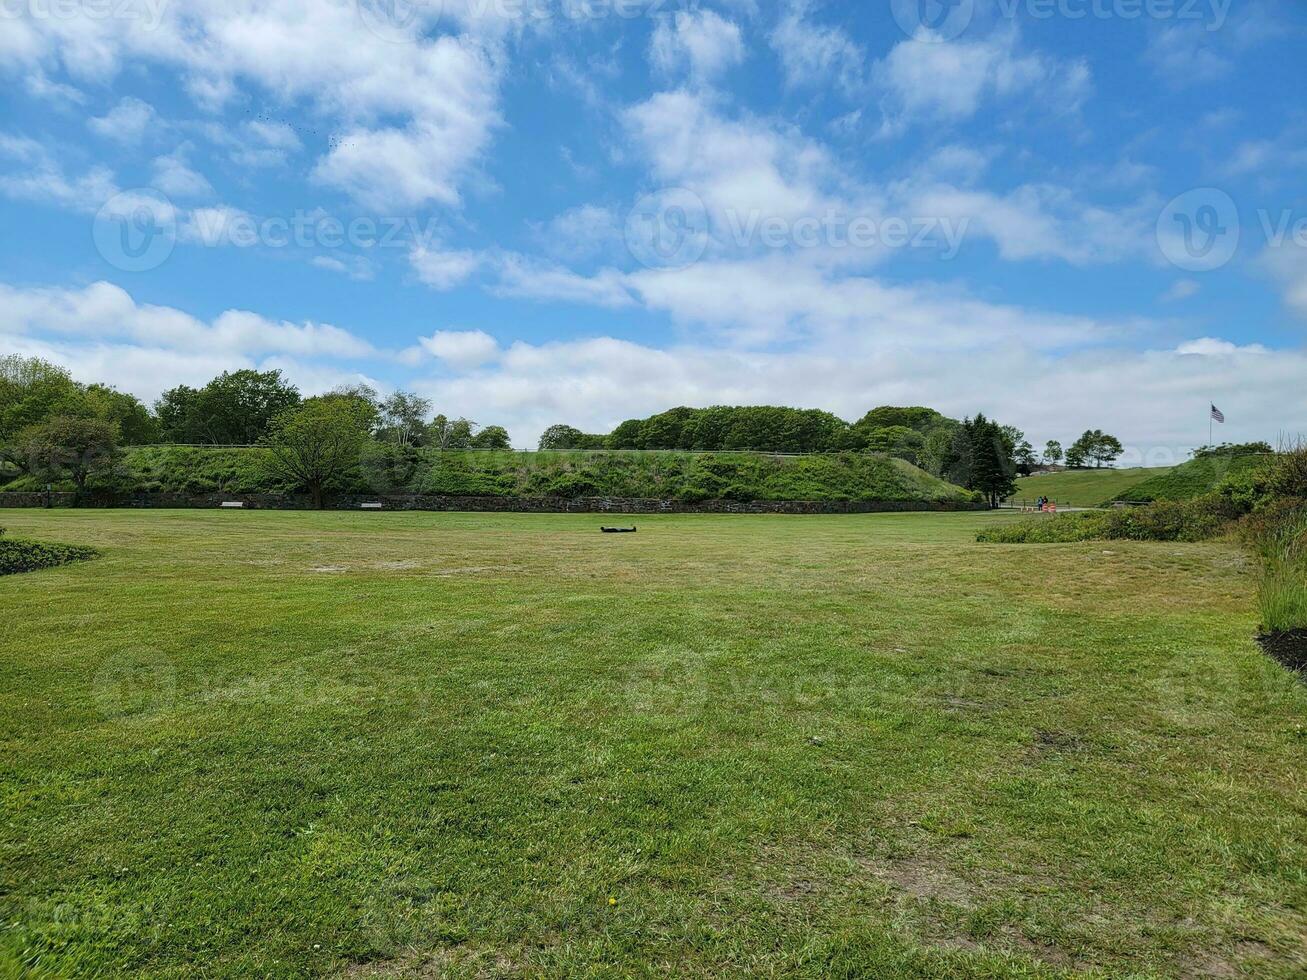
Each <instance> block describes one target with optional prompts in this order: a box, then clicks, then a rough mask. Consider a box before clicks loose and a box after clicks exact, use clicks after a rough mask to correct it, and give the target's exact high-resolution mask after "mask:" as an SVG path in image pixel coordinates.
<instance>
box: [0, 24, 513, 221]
mask: <svg viewBox="0 0 1307 980" xmlns="http://www.w3.org/2000/svg"><path fill="white" fill-rule="evenodd" d="M156 6H157V9H156ZM156 6H152V7H151V12H152V15H153V16H154V18H155V20H156V22H155V23H153V24H151V25H150V28H149V29H145V28H144V27H143V25H141V24H139V23H137V22H136V21H135V20H134V19H133V18H126V17H95V16H90V15H87V14H86V13H85V12H80V13H79V14H78V15H75V16H68V17H40V16H36V15H35V14H34V13H33V12H32V11H30V10H26V9H24V10H22V11H20V12H19V16H18V17H16V18H6V20H5V32H4V40H3V42H0V55H3V57H0V64H4V65H6V66H8V67H9V68H10V69H11V70H12V71H14V72H23V71H41V72H45V73H49V72H55V71H60V70H62V71H63V72H66V73H67V74H68V75H69V76H70V77H71V78H73V79H75V80H79V81H86V82H88V83H94V84H105V83H108V82H111V81H112V80H113V78H114V77H115V76H116V75H117V74H118V73H119V71H120V70H121V68H122V66H123V65H124V64H125V63H127V62H129V61H131V62H133V63H146V64H156V65H161V66H163V67H165V68H168V69H171V70H173V71H175V72H177V74H178V76H179V78H180V79H181V81H182V82H183V84H184V86H185V88H186V90H187V91H188V92H189V93H190V95H191V97H192V98H193V99H195V100H196V102H198V103H199V104H200V105H201V106H202V107H204V108H208V109H217V108H220V107H221V106H223V105H224V104H226V103H227V102H228V101H230V100H231V99H232V98H233V97H234V96H236V95H237V94H238V93H240V92H241V91H242V87H243V86H252V87H254V88H256V89H257V90H258V91H259V92H260V93H261V94H263V95H265V96H270V97H272V98H273V99H275V100H277V101H280V102H284V103H292V102H295V101H301V100H302V101H303V102H306V103H308V104H309V105H311V106H312V107H314V108H315V109H316V111H317V112H318V113H319V114H320V115H321V117H322V118H323V119H324V120H325V125H326V126H327V127H328V128H329V129H331V130H334V131H335V135H336V138H335V139H334V140H333V142H332V144H331V148H330V149H329V150H328V151H327V153H326V154H325V155H324V156H323V157H322V158H321V159H319V161H318V163H317V165H316V167H315V169H314V174H315V175H316V177H317V179H318V180H319V181H321V182H322V183H323V184H325V185H328V186H331V187H334V188H337V189H340V190H342V191H345V192H346V193H349V194H352V195H353V196H355V197H356V198H357V199H358V200H359V201H360V202H362V203H364V204H365V205H367V206H369V207H374V208H398V207H416V206H420V205H426V204H431V203H438V204H445V205H457V204H458V203H459V202H460V201H461V190H460V184H461V182H462V181H463V179H464V178H465V177H466V176H467V175H468V173H469V172H470V171H471V169H472V168H473V167H474V166H475V164H476V163H477V161H478V160H479V158H480V155H481V154H482V152H483V151H484V149H485V147H486V144H487V142H488V140H489V137H490V134H491V132H492V131H493V129H494V128H495V127H496V126H497V125H498V122H499V113H498V86H499V81H500V77H501V73H502V57H501V55H500V53H499V46H498V45H497V43H496V38H497V36H498V32H501V31H502V29H503V28H502V26H501V25H499V24H498V20H497V19H496V18H490V19H489V20H487V18H478V17H475V16H473V15H472V14H471V13H468V12H467V11H460V9H459V8H458V5H457V4H451V5H450V7H451V14H452V15H455V16H462V15H464V14H466V16H467V18H468V23H469V25H471V26H469V28H468V30H466V31H465V32H464V33H461V34H458V35H449V34H446V35H440V36H430V35H428V34H427V33H426V29H427V28H428V27H429V26H430V23H429V18H431V17H434V16H435V15H436V14H437V13H438V12H437V11H436V10H435V9H434V8H435V7H436V6H437V5H423V4H419V5H416V7H415V10H416V11H417V13H418V16H417V17H416V18H415V19H414V21H413V23H412V24H410V25H408V26H407V27H406V28H405V30H406V31H407V32H408V33H407V36H406V37H404V38H400V39H396V38H390V37H386V36H385V32H384V31H380V30H375V29H373V30H369V29H367V25H366V24H364V25H361V24H360V21H359V18H360V10H359V9H358V8H357V5H355V4H353V3H323V4H314V5H313V9H312V12H311V16H310V15H309V14H308V13H307V12H306V9H307V8H306V7H305V5H304V3H303V0H260V2H255V0H192V2H188V3H185V4H159V5H156ZM472 6H474V5H469V11H470V10H471V7H472ZM482 6H489V7H497V6H500V5H482ZM523 16H525V14H523ZM490 20H495V21H496V23H495V24H494V25H491V24H490V23H489V21H490ZM473 22H475V24H474V23H473ZM374 27H375V25H374ZM397 40H401V41H403V42H404V43H396V41H397ZM142 105H143V104H142ZM142 105H136V104H134V103H129V104H127V105H125V106H120V107H119V108H118V109H115V111H114V112H113V113H110V114H109V115H108V116H106V117H104V118H103V119H102V120H101V121H99V122H98V123H97V126H100V127H101V128H102V129H103V131H104V132H105V133H106V134H114V135H116V136H119V137H120V138H125V137H127V136H128V135H129V134H132V133H136V134H139V133H140V132H141V131H143V129H144V127H145V125H146V121H145V120H146V117H147V116H148V113H147V112H146V110H145V109H144V108H142ZM247 135H248V136H250V137H251V138H252V142H253V143H254V144H255V145H256V146H257V145H258V144H259V143H260V142H262V144H263V150H264V151H267V152H266V153H265V155H264V157H262V158H258V157H256V158H254V159H251V160H250V161H249V162H251V163H258V162H266V160H267V159H275V158H276V155H277V154H283V155H284V154H285V153H287V152H288V151H289V149H291V148H292V147H291V145H290V141H289V140H288V139H286V137H285V134H284V133H283V134H281V136H280V138H277V137H276V135H275V134H271V133H268V132H261V133H260V132H256V131H253V130H251V132H250V133H249V134H247ZM270 138H271V142H270Z"/></svg>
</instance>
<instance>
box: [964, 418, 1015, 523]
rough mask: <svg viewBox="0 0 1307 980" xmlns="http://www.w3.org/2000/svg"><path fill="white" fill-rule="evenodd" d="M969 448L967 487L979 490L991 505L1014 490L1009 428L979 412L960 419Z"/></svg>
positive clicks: (994, 505)
mask: <svg viewBox="0 0 1307 980" xmlns="http://www.w3.org/2000/svg"><path fill="white" fill-rule="evenodd" d="M962 426H963V432H964V433H965V435H966V441H967V443H968V449H969V453H968V455H969V457H970V460H969V463H970V466H969V472H968V474H967V482H966V483H965V484H963V486H965V487H966V488H967V489H968V490H978V491H980V492H981V493H983V494H984V495H985V496H986V497H987V498H988V499H989V505H990V506H991V507H997V506H998V505H999V502H1000V501H1002V500H1003V499H1005V498H1007V497H1009V496H1011V495H1012V493H1013V491H1014V490H1016V474H1017V468H1016V463H1015V461H1014V460H1013V458H1012V446H1011V438H1012V432H1011V431H1010V430H1009V431H1006V432H1005V431H1004V429H1003V428H1002V427H1001V426H999V425H998V424H997V423H996V422H992V421H990V420H989V419H987V418H985V416H984V415H983V414H978V415H977V416H976V417H975V418H974V419H968V420H965V421H964V422H963V423H962Z"/></svg>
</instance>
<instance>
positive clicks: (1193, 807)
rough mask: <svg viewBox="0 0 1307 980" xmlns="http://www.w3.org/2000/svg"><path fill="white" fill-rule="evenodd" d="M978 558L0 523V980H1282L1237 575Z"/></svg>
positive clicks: (1253, 679)
mask: <svg viewBox="0 0 1307 980" xmlns="http://www.w3.org/2000/svg"><path fill="white" fill-rule="evenodd" d="M1006 519H1010V517H1009V516H1005V515H988V514H953V515H926V514H902V515H868V516H856V517H813V518H785V517H720V516H677V517H666V518H648V517H642V518H637V519H636V523H638V524H639V526H640V532H639V533H638V534H635V535H625V536H615V535H601V534H599V533H598V526H599V524H600V523H603V522H605V521H606V520H611V519H601V518H599V517H597V516H575V515H462V514H421V513H415V514H358V513H320V514H307V513H272V512H226V513H222V512H214V511H189V512H179V511H173V512H167V511H160V512H140V511H101V512H96V511H63V512H61V511H36V510H29V511H13V510H11V511H5V512H3V513H0V524H4V525H6V526H8V527H9V529H10V533H11V534H13V535H15V536H21V537H37V538H45V539H49V540H58V541H64V542H69V543H78V544H88V545H93V546H95V547H97V548H100V549H102V550H103V551H104V556H103V557H102V558H99V559H97V560H96V561H93V562H89V563H86V564H80V565H74V566H68V567H65V568H59V569H54V570H49V571H43V572H37V573H33V574H28V575H15V576H8V577H6V578H3V579H0V618H2V620H3V623H4V630H3V636H4V643H3V653H2V654H0V681H2V683H0V737H2V738H3V759H4V767H3V777H2V779H3V820H4V833H3V835H0V918H2V919H3V926H2V927H0V949H3V950H4V951H5V952H4V953H3V954H0V960H2V961H3V962H2V963H0V975H4V974H6V971H7V972H8V973H9V974H18V975H26V976H104V977H118V976H157V977H192V976H194V977H200V976H203V977H218V976H240V977H246V976H259V977H264V976H269V977H296V976H310V975H327V976H341V977H351V978H358V977H389V976H422V977H463V976H517V975H522V976H538V975H549V976H560V977H562V976H567V977H574V976H593V977H616V976H666V975H674V976H699V977H718V976H728V975H730V976H734V975H754V976H768V977H774V976H781V975H786V976H806V977H818V976H823V977H825V976H842V977H853V976H874V977H939V978H944V977H976V978H979V977H986V978H994V977H1043V976H1061V975H1076V974H1082V973H1084V974H1089V975H1100V976H1111V977H1180V976H1183V977H1193V976H1213V977H1233V976H1249V977H1253V976H1255V977H1282V978H1289V977H1302V976H1303V975H1304V971H1307V942H1305V941H1304V940H1305V939H1307V775H1305V774H1307V725H1305V721H1307V686H1305V685H1303V684H1302V683H1301V682H1300V681H1299V680H1297V679H1295V678H1294V676H1293V675H1291V674H1289V673H1287V672H1285V671H1284V670H1282V669H1281V668H1279V667H1278V666H1276V665H1275V664H1273V663H1272V662H1271V661H1269V660H1268V659H1266V658H1265V657H1264V656H1262V654H1261V653H1260V652H1259V651H1258V650H1257V648H1256V646H1255V645H1254V643H1253V642H1252V639H1251V637H1252V634H1253V632H1254V630H1255V627H1256V612H1255V610H1254V605H1253V597H1252V585H1253V582H1252V570H1251V564H1250V562H1249V560H1247V559H1245V557H1244V556H1243V555H1242V553H1241V552H1240V551H1239V550H1238V549H1237V548H1236V547H1235V546H1233V545H1228V544H1221V543H1217V544H1201V545H1176V544H1143V543H1131V542H1112V543H1110V544H1108V545H1104V544H1103V543H1102V542H1098V543H1092V544H1075V545H1055V546H1028V547H997V546H987V545H980V544H976V543H975V542H974V534H975V532H976V530H977V528H978V527H980V526H981V525H983V524H984V523H986V522H990V521H996V520H1006ZM6 957H7V959H6Z"/></svg>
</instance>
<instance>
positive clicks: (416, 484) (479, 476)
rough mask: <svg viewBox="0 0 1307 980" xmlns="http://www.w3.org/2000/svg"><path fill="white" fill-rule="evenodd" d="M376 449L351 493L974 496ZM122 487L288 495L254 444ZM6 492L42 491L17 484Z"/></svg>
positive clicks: (790, 465) (619, 455)
mask: <svg viewBox="0 0 1307 980" xmlns="http://www.w3.org/2000/svg"><path fill="white" fill-rule="evenodd" d="M377 449H378V447H376V446H372V447H370V448H369V449H368V450H366V451H365V453H364V455H363V457H362V458H361V460H360V463H359V465H358V466H357V467H355V468H354V469H353V470H352V471H351V472H349V473H348V474H346V475H345V476H344V478H343V479H342V480H341V481H340V484H339V486H338V489H340V490H343V491H346V492H355V493H368V492H378V493H385V492H416V493H429V494H446V495H452V496H529V497H538V496H559V497H588V496H601V497H656V498H663V499H673V500H687V501H697V500H708V499H720V498H726V499H736V500H894V501H898V500H967V499H970V494H968V493H967V492H966V491H964V490H962V489H961V488H959V487H956V486H953V485H952V484H950V483H946V482H944V481H943V480H939V479H937V478H935V477H933V476H931V475H930V474H928V473H926V472H925V471H923V470H920V469H918V468H917V467H915V466H912V465H911V464H909V463H907V462H904V461H903V460H901V459H893V458H890V457H888V456H882V455H876V454H867V453H845V454H839V455H823V456H801V457H775V456H766V455H760V454H753V453H672V452H667V453H638V452H597V453H581V452H547V453H515V452H470V451H457V450H453V451H445V452H440V451H434V450H427V451H422V452H418V453H414V454H412V455H411V456H404V455H403V454H397V453H389V454H388V453H385V452H382V451H377ZM117 486H118V488H119V489H123V490H145V491H157V490H163V491H173V492H181V493H210V492H217V491H221V492H226V493H233V494H239V493H257V492H260V491H272V492H278V491H284V490H287V489H290V488H288V487H286V486H285V485H284V484H281V483H278V482H276V481H275V480H270V479H269V477H268V476H267V475H266V472H265V468H264V466H263V465H262V451H261V450H257V449H198V448H186V447H163V446H155V447H144V448H138V449H132V450H129V451H128V452H127V453H126V458H125V460H124V464H123V474H122V476H121V478H120V479H119V481H118V483H117ZM8 489H15V490H17V489H38V487H36V486H34V485H30V481H25V480H21V479H20V480H16V481H14V482H13V483H11V484H10V486H9V487H8Z"/></svg>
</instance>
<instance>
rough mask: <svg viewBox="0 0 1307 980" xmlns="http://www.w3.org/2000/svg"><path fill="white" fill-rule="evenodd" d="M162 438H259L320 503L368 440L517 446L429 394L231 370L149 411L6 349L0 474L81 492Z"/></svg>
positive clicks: (398, 444)
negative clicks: (125, 451) (301, 384)
mask: <svg viewBox="0 0 1307 980" xmlns="http://www.w3.org/2000/svg"><path fill="white" fill-rule="evenodd" d="M306 437H307V438H308V440H309V441H306ZM310 442H311V443H312V445H310ZM158 443H179V444H198V445H261V446H263V447H264V448H266V449H267V450H268V451H269V454H270V456H271V458H272V459H273V461H274V465H276V466H279V467H280V468H281V470H282V475H284V476H287V477H289V478H293V479H294V480H295V481H296V482H298V483H300V484H301V485H303V486H304V487H305V488H306V489H308V490H309V491H310V493H313V494H314V495H315V498H317V499H320V494H321V492H322V490H323V489H325V487H326V486H327V484H328V483H329V482H330V480H331V478H332V477H333V476H334V475H335V474H336V473H338V472H339V469H340V466H339V465H338V464H340V462H341V461H342V460H345V461H346V462H345V463H344V464H343V465H354V464H357V463H358V462H359V459H360V454H361V453H362V451H363V449H364V447H365V446H366V445H368V444H369V443H376V444H378V445H379V446H388V447H393V448H395V449H398V450H402V451H416V450H418V449H420V448H424V447H428V448H436V449H508V448H510V446H509V437H508V431H507V430H506V429H505V428H504V427H503V426H499V425H489V426H485V427H479V426H477V424H476V423H474V422H472V421H470V420H468V419H465V418H455V419H451V418H448V417H447V416H445V415H442V414H437V415H432V403H431V401H430V400H429V399H427V398H423V397H421V396H419V395H415V394H412V393H411V392H404V391H396V392H394V393H393V394H390V395H388V396H386V397H384V398H383V397H380V396H379V395H378V393H377V392H376V390H374V389H373V388H371V387H369V386H367V385H353V386H348V387H341V388H337V389H336V390H334V391H331V392H328V393H327V394H326V395H318V396H315V397H312V398H303V397H302V396H301V395H300V392H299V390H298V389H297V388H296V387H295V386H294V385H292V384H290V383H289V382H287V381H286V380H285V378H283V377H282V374H281V372H280V371H275V370H274V371H253V370H240V371H224V372H223V373H222V374H220V375H219V376H218V377H216V378H214V379H213V380H212V381H210V382H209V383H208V384H206V385H205V386H204V387H202V388H191V387H188V386H185V385H181V386H178V387H176V388H172V389H170V390H169V391H167V392H165V393H164V394H163V395H162V397H160V398H159V400H158V401H156V402H155V404H154V407H153V411H151V410H150V409H149V408H147V407H146V406H145V405H144V404H143V403H142V402H141V401H140V400H139V399H138V398H136V397H135V396H133V395H129V394H126V393H124V392H120V391H117V390H116V389H114V388H112V387H109V386H108V385H102V384H90V385H86V384H81V383H80V382H77V381H74V380H73V378H72V376H71V375H70V374H69V373H68V371H66V370H65V369H64V368H62V367H59V366H58V365H56V364H52V363H50V362H49V361H44V360H41V359H39V358H26V357H19V356H17V355H8V356H4V357H0V473H3V472H5V471H7V473H8V476H9V478H11V479H12V478H13V476H15V475H18V474H28V475H31V476H33V477H35V478H37V479H40V480H43V481H47V482H51V483H55V482H60V483H62V482H70V483H72V485H73V486H74V487H75V488H76V489H77V490H78V491H85V490H86V489H87V485H88V483H89V482H90V481H91V480H92V479H93V478H102V479H103V478H108V477H111V476H112V475H113V474H114V473H115V472H116V471H117V469H118V467H119V465H120V463H121V456H122V448H123V447H126V446H141V445H153V444H158ZM351 454H352V457H351Z"/></svg>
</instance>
